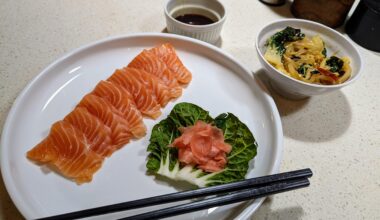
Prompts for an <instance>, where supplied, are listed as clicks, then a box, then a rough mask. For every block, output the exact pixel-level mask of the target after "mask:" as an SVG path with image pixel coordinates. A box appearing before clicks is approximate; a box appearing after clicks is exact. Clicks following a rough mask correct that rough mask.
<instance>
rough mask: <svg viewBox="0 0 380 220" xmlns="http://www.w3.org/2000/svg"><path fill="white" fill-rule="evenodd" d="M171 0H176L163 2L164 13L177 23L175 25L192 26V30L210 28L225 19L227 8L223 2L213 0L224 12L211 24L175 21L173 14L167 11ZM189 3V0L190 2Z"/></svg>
mask: <svg viewBox="0 0 380 220" xmlns="http://www.w3.org/2000/svg"><path fill="white" fill-rule="evenodd" d="M173 1H176V0H168V1H167V2H166V4H165V9H164V11H165V15H166V17H167V18H169V19H170V21H171V22H173V23H175V24H177V25H181V26H184V27H187V28H192V29H194V30H204V29H207V28H210V27H214V26H218V25H221V24H223V23H224V21H225V20H226V17H227V10H226V7H225V6H224V4H223V3H222V2H220V1H219V0H213V1H214V2H216V3H217V4H219V5H220V6H221V7H222V8H223V11H224V14H223V16H222V17H221V18H220V19H219V20H218V21H217V22H214V23H212V24H206V25H191V24H186V23H183V22H180V21H177V20H176V19H175V18H173V16H172V15H171V14H170V13H169V11H168V6H169V3H170V2H173ZM190 3H191V2H190Z"/></svg>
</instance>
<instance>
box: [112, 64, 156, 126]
mask: <svg viewBox="0 0 380 220" xmlns="http://www.w3.org/2000/svg"><path fill="white" fill-rule="evenodd" d="M107 81H109V82H112V83H115V84H118V85H121V86H122V87H123V88H125V89H126V90H127V91H128V92H129V93H130V94H131V95H132V96H133V99H134V101H135V103H136V106H137V108H138V109H139V110H140V112H141V113H142V114H143V115H145V116H147V117H150V118H153V119H156V118H158V116H160V115H161V106H160V104H159V103H158V101H157V97H156V96H155V95H154V93H153V91H152V90H151V89H150V88H148V87H147V86H146V85H145V84H144V83H142V82H140V81H139V80H137V79H136V78H135V77H130V76H128V74H126V72H125V70H123V69H117V70H116V71H115V72H114V73H113V74H112V76H110V77H109V78H108V79H107Z"/></svg>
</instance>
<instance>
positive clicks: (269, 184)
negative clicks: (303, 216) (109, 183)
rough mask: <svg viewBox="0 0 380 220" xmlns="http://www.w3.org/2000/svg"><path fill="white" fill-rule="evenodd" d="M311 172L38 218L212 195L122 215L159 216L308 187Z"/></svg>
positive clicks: (136, 219)
mask: <svg viewBox="0 0 380 220" xmlns="http://www.w3.org/2000/svg"><path fill="white" fill-rule="evenodd" d="M312 175H313V173H312V171H311V170H310V169H302V170H296V171H291V172H286V173H279V174H274V175H269V176H263V177H257V178H251V179H246V180H243V181H238V182H234V183H228V184H223V185H217V186H211V187H205V188H200V189H196V190H189V191H183V192H178V193H171V194H166V195H161V196H155V197H150V198H145V199H139V200H134V201H129V202H123V203H118V204H114V205H107V206H101V207H97V208H91V209H85V210H81V211H76V212H71V213H66V214H61V215H56V216H50V217H45V218H40V219H39V220H60V219H78V218H84V217H90V216H96V215H104V214H109V213H114V212H120V211H125V210H130V209H136V208H142V207H147V206H153V205H159V204H164V203H170V202H176V201H181V200H186V199H193V198H197V197H204V196H212V195H213V196H214V197H212V198H208V199H203V200H199V201H195V202H190V203H186V204H182V205H177V206H173V207H169V208H164V209H160V210H156V211H151V212H147V213H142V214H138V215H134V216H130V217H126V218H122V219H123V220H129V219H133V220H143V219H159V218H165V217H170V216H175V215H180V214H185V213H189V212H194V211H198V210H202V209H207V208H212V207H216V206H221V205H227V204H231V203H236V202H242V201H245V200H250V199H256V198H260V197H265V196H269V195H273V194H276V193H282V192H286V191H290V190H295V189H299V188H303V187H307V186H309V185H310V182H309V180H308V178H309V177H311V176H312ZM220 194H222V195H220Z"/></svg>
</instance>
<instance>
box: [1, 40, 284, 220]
mask: <svg viewBox="0 0 380 220" xmlns="http://www.w3.org/2000/svg"><path fill="white" fill-rule="evenodd" d="M164 42H170V43H171V44H173V45H174V46H175V48H176V49H177V51H178V55H179V57H180V58H181V60H182V61H183V63H184V64H185V65H186V66H187V67H188V68H189V70H190V71H191V72H192V74H193V80H192V82H191V83H190V85H189V86H188V87H187V88H186V89H185V90H184V94H183V96H182V97H180V98H179V99H178V100H175V101H174V102H171V103H169V104H168V105H167V106H166V107H165V108H164V109H163V114H162V116H161V117H160V118H159V119H157V120H149V119H145V123H146V125H147V127H148V131H149V132H148V134H147V136H146V137H144V138H142V139H140V140H139V141H134V142H132V143H130V144H128V145H127V146H125V147H124V148H122V149H121V150H119V151H118V152H115V153H114V154H113V155H112V157H111V158H109V159H107V160H106V161H105V163H104V165H103V167H102V168H101V169H100V170H99V171H98V172H97V173H96V174H95V176H94V179H93V180H92V182H91V183H88V184H82V185H77V184H75V183H74V182H72V181H69V180H67V179H65V178H63V177H62V176H60V175H58V174H57V173H55V172H52V171H50V170H49V169H47V168H44V167H41V166H37V165H35V164H34V163H32V162H31V161H29V160H28V159H27V158H26V157H25V153H26V152H27V151H28V150H29V149H31V148H32V147H33V146H35V145H36V144H37V143H38V142H39V141H41V139H42V138H44V137H45V136H46V135H47V134H48V132H49V129H50V126H51V125H52V123H53V122H55V121H57V120H60V119H62V118H63V117H64V116H65V115H66V114H68V113H69V112H70V111H71V110H72V109H73V107H74V106H75V105H76V104H77V103H78V101H79V100H80V99H81V98H82V97H83V96H84V95H85V94H86V93H88V92H90V91H91V90H92V89H93V88H94V86H95V85H96V84H97V82H99V80H102V79H106V78H107V77H108V76H109V75H111V74H112V73H113V71H114V70H115V69H116V68H121V67H123V66H125V65H127V64H128V63H129V62H130V61H131V59H132V58H133V57H135V56H136V55H137V54H138V53H140V52H141V51H142V50H143V49H146V48H151V47H154V46H155V45H157V44H161V43H164ZM182 101H186V102H192V103H195V104H197V105H199V106H201V107H203V108H204V109H206V110H209V111H210V114H211V115H212V116H213V117H215V116H217V115H218V114H220V113H223V112H232V113H234V114H235V115H237V116H238V117H239V118H240V120H241V121H243V122H244V123H246V124H247V126H248V127H249V128H250V129H251V131H252V132H253V134H254V136H255V137H256V139H257V141H258V144H259V149H258V155H257V156H256V158H255V160H254V161H253V162H252V163H251V164H252V167H251V169H250V170H249V172H248V174H247V177H255V176H260V175H267V174H272V173H276V172H277V171H278V168H279V164H280V160H281V155H282V138H283V134H282V128H281V121H280V117H279V113H278V111H277V108H276V106H275V104H274V101H273V100H272V98H271V97H270V96H269V95H268V94H267V93H266V92H265V91H264V90H263V88H261V87H260V86H259V84H258V83H257V82H256V81H255V80H254V78H253V77H252V74H251V73H250V71H249V70H247V69H246V68H245V67H243V66H242V65H241V64H240V63H238V62H237V61H236V60H235V59H234V58H232V57H231V56H230V55H227V54H226V53H225V52H223V51H222V50H220V49H218V48H216V47H214V46H212V45H210V44H207V43H204V42H201V41H198V40H194V39H191V38H186V37H182V36H178V35H171V34H161V33H148V34H135V35H129V36H120V37H114V38H109V39H105V40H102V41H98V42H95V43H92V44H90V45H87V46H84V47H81V48H79V49H77V50H75V51H73V52H71V53H68V54H67V55H65V56H63V57H62V58H60V59H58V60H57V61H55V62H53V63H52V64H51V65H49V66H48V67H47V68H46V69H45V70H43V71H42V72H41V73H40V74H39V75H38V76H37V77H36V78H35V79H34V80H32V81H31V82H30V83H29V84H28V86H26V88H25V89H24V90H23V91H22V92H21V94H20V95H19V96H18V98H17V99H16V101H15V103H14V105H13V107H12V109H11V111H10V112H9V115H8V118H7V120H6V123H5V125H4V129H3V134H2V139H1V171H2V174H3V178H4V181H5V185H6V188H7V190H8V192H9V194H10V196H11V198H12V200H13V201H14V203H15V204H16V206H17V208H18V209H19V210H20V211H21V213H22V214H23V215H24V216H25V217H26V218H28V219H30V218H38V217H43V216H49V215H55V214H60V213H65V212H71V211H76V210H81V209H86V208H91V207H97V206H102V205H108V204H114V203H119V202H124V201H129V200H135V199H140V198H146V197H150V196H156V195H160V194H166V193H172V192H176V191H178V190H183V188H181V186H178V185H176V184H173V183H168V182H165V181H163V180H161V179H157V178H156V177H155V176H152V175H147V174H146V168H145V163H146V160H145V159H146V156H147V152H146V147H147V145H148V140H149V137H150V130H151V129H152V127H153V125H154V124H155V123H157V122H158V121H159V120H161V119H163V118H165V117H166V116H167V114H168V113H169V112H170V110H171V109H172V108H173V106H174V105H175V104H176V103H179V102H182ZM262 201H263V199H259V200H255V201H254V202H253V203H251V204H250V205H249V206H248V208H245V209H244V210H241V209H240V210H239V209H238V208H237V207H236V206H227V207H226V206H224V207H218V208H213V209H208V210H204V211H198V212H194V213H190V214H187V215H184V216H182V217H181V219H194V218H196V219H206V218H207V219H223V218H231V217H232V216H233V215H235V214H237V213H238V214H240V216H242V215H246V214H251V213H253V212H254V211H255V210H256V209H257V208H258V206H259V205H260V204H261V203H262ZM159 207H163V206H159ZM231 207H235V208H234V209H232V208H231ZM147 210H150V209H145V210H138V211H140V212H141V211H147ZM136 213H137V211H131V212H128V213H117V214H112V215H110V216H108V217H109V218H111V217H112V218H120V217H123V216H126V215H128V214H136ZM97 218H100V217H97ZM103 218H104V217H103ZM95 219H96V218H95Z"/></svg>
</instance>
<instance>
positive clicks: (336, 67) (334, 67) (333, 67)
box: [326, 56, 344, 73]
mask: <svg viewBox="0 0 380 220" xmlns="http://www.w3.org/2000/svg"><path fill="white" fill-rule="evenodd" d="M343 64H344V62H343V60H341V59H339V58H338V57H336V56H331V57H330V58H329V59H328V60H327V61H326V65H328V66H329V67H330V71H331V72H333V73H336V72H339V71H340V70H341V69H342V67H343Z"/></svg>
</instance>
